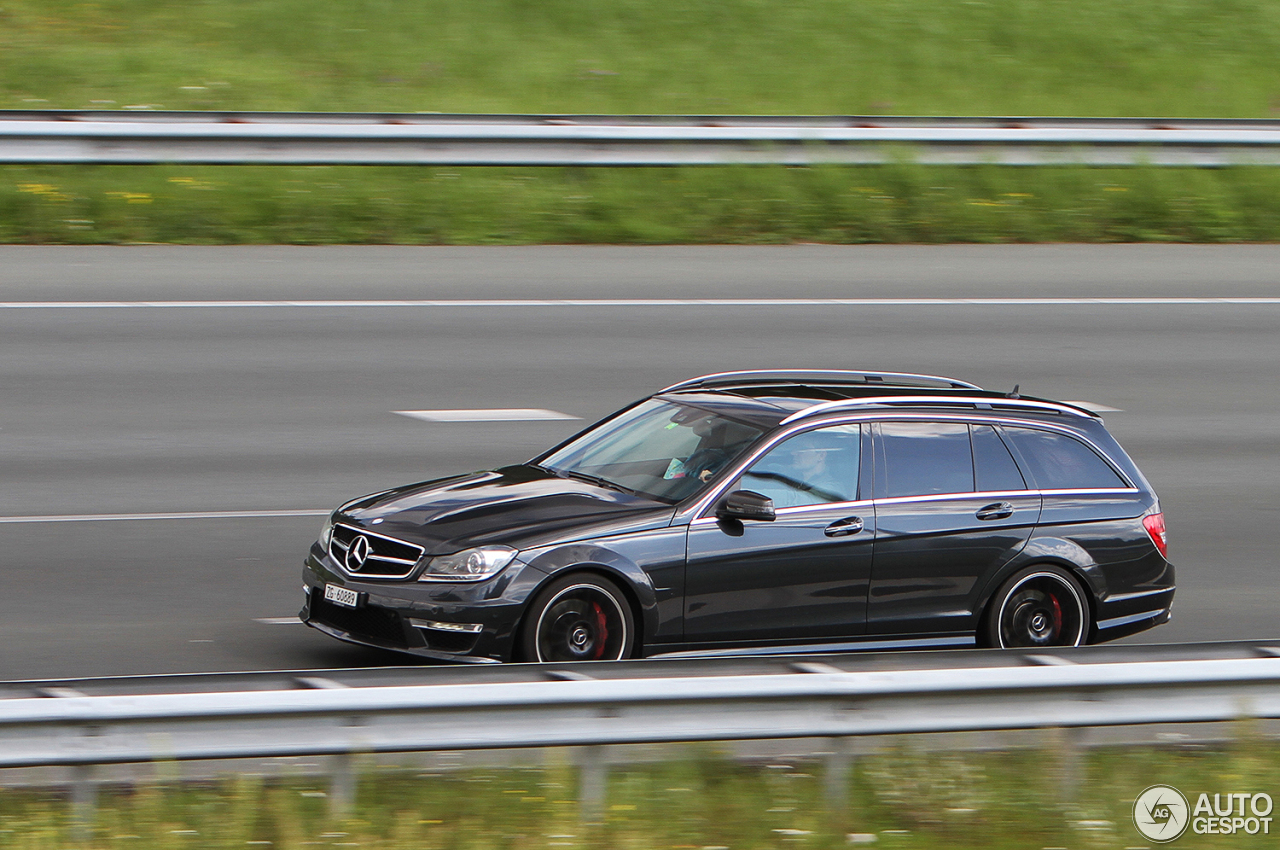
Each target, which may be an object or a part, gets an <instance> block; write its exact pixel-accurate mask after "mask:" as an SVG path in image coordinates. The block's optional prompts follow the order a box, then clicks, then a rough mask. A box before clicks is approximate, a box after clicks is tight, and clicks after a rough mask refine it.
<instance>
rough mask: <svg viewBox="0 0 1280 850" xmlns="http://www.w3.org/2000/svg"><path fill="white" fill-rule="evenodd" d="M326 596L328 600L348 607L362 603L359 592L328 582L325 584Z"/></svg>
mask: <svg viewBox="0 0 1280 850" xmlns="http://www.w3.org/2000/svg"><path fill="white" fill-rule="evenodd" d="M324 598H325V601H327V602H332V603H334V604H335V605H342V606H345V607H347V608H355V607H356V606H358V605H359V604H360V594H359V593H356V592H355V591H354V590H348V589H347V588H345V587H339V586H338V585H336V584H326V585H325V586H324Z"/></svg>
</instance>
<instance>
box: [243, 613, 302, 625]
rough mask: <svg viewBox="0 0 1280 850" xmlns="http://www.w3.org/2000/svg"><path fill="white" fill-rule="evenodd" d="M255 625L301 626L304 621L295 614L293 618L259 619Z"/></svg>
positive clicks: (255, 620)
mask: <svg viewBox="0 0 1280 850" xmlns="http://www.w3.org/2000/svg"><path fill="white" fill-rule="evenodd" d="M254 622H255V623H262V624H263V625H264V626H300V625H302V621H301V620H299V619H298V616H297V615H296V614H295V615H294V616H292V617H258V618H256V619H254Z"/></svg>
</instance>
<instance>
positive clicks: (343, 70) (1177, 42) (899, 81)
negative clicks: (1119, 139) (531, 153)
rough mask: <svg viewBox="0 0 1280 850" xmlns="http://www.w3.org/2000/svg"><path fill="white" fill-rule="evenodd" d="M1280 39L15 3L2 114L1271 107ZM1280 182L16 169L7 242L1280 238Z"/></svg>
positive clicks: (1241, 14) (1277, 9)
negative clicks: (136, 110)
mask: <svg viewBox="0 0 1280 850" xmlns="http://www.w3.org/2000/svg"><path fill="white" fill-rule="evenodd" d="M1277 55H1280V3H1276V2H1274V0H1184V2H1177V3H1169V2H1155V0H1135V2H1131V3H1125V4H1115V3H1113V2H1109V0H1076V2H1070V3H1066V2H1061V0H963V2H939V0H859V2H857V3H850V2H848V0H795V1H794V2H780V0H715V2H712V0H693V2H687V0H644V2H640V0H630V1H629V2H628V1H627V0H622V2H616V3H608V4H601V3H593V2H588V0H546V2H541V3H537V4H532V5H531V4H528V3H524V2H519V0H472V2H468V3H452V2H444V0H424V2H420V3H413V4H405V3H397V2H391V0H353V2H347V3H306V2H301V0H219V2H181V3H179V2H173V0H168V2H164V1H163V0H149V2H137V0H100V2H96V3H84V2H79V0H7V2H5V3H4V5H3V7H2V8H0V108H18V109H20V108H44V107H49V108H55V107H58V108H127V107H144V106H145V107H151V108H166V109H280V110H387V111H444V112H597V113H703V114H705V113H786V114H922V115H929V114H935V115H1073V114H1075V115H1080V114H1083V115H1157V116H1204V117H1212V116H1220V117H1241V118H1246V117H1247V118H1257V117H1275V116H1276V115H1277V114H1280V76H1278V75H1277V72H1276V61H1275V57H1276V56H1277ZM906 156H907V157H908V158H909V153H907V154H906ZM1278 173H1280V169H1268V168H1231V169H1222V170H1195V169H1155V168H1137V169H1122V168H1111V169H1089V168H1079V167H1066V168H1029V169H1015V168H1008V169H997V168H991V167H973V168H927V167H920V166H914V165H909V164H901V165H893V166H886V167H881V168H715V169H693V168H690V169H634V170H626V169H572V168H570V169H565V168H549V169H487V168H477V169H459V168H292V167H259V168H253V167H209V168H185V167H177V166H166V167H71V166H56V167H13V166H7V167H0V241H3V242H137V241H159V242H213V243H216V242H303V243H326V242H425V243H521V242H789V241H824V242H864V241H872V242H878V241H886V242H944V241H1038V240H1068V241H1117V240H1189V241H1230V240H1271V239H1277V238H1280V191H1277V190H1280V176H1277V175H1278Z"/></svg>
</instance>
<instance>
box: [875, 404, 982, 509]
mask: <svg viewBox="0 0 1280 850" xmlns="http://www.w3.org/2000/svg"><path fill="white" fill-rule="evenodd" d="M880 435H881V445H882V446H883V451H884V462H885V470H884V479H883V480H884V484H885V492H884V494H883V496H884V497H886V498H893V497H895V496H931V495H935V494H939V493H970V492H972V491H973V453H972V451H971V450H970V449H969V426H968V425H964V424H953V423H949V422H884V423H882V424H881V425H880ZM876 495H877V496H880V495H881V494H879V493H877V494H876Z"/></svg>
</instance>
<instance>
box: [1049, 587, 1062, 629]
mask: <svg viewBox="0 0 1280 850" xmlns="http://www.w3.org/2000/svg"><path fill="white" fill-rule="evenodd" d="M1049 598H1050V599H1052V600H1053V631H1054V633H1055V634H1060V633H1061V632H1062V605H1061V604H1060V603H1059V602H1058V597H1056V596H1050V597H1049Z"/></svg>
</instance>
